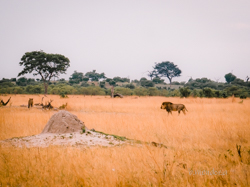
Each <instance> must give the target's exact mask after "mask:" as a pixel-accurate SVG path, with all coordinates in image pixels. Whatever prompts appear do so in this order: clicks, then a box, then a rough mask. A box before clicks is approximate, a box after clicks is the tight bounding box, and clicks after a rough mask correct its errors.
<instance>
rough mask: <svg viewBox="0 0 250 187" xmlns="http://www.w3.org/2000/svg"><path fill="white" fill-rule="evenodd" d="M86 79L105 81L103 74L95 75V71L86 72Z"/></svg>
mask: <svg viewBox="0 0 250 187" xmlns="http://www.w3.org/2000/svg"><path fill="white" fill-rule="evenodd" d="M85 76H86V77H88V78H90V80H91V81H99V79H105V78H106V77H105V74H104V73H96V70H93V71H91V72H87V73H86V74H85Z"/></svg>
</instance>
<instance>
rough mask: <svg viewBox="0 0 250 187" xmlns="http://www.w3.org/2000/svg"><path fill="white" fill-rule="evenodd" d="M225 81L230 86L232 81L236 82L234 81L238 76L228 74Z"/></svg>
mask: <svg viewBox="0 0 250 187" xmlns="http://www.w3.org/2000/svg"><path fill="white" fill-rule="evenodd" d="M225 79H226V81H227V83H228V84H230V83H231V82H232V81H234V79H236V76H235V75H234V74H232V73H228V74H226V75H225Z"/></svg>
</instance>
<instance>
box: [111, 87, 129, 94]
mask: <svg viewBox="0 0 250 187" xmlns="http://www.w3.org/2000/svg"><path fill="white" fill-rule="evenodd" d="M114 92H115V93H119V94H122V95H133V90H131V89H129V88H123V87H116V88H115V90H114Z"/></svg>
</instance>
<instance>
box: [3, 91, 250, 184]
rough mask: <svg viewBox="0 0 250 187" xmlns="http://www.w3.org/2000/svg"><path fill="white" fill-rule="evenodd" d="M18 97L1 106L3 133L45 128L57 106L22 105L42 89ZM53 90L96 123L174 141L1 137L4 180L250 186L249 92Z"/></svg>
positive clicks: (115, 130)
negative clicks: (193, 94) (26, 143)
mask: <svg viewBox="0 0 250 187" xmlns="http://www.w3.org/2000/svg"><path fill="white" fill-rule="evenodd" d="M11 97H12V98H11V101H10V103H9V104H8V105H7V107H1V108H0V129H1V130H0V140H4V139H8V138H12V137H20V136H31V135H34V134H39V133H41V131H42V130H43V128H44V126H45V125H46V123H47V122H48V120H49V119H50V117H51V116H52V115H53V114H54V113H55V112H56V111H52V110H51V111H44V110H41V109H37V108H31V109H28V108H24V107H20V105H22V104H26V105H27V102H28V98H34V103H38V102H40V100H41V98H42V95H40V96H39V95H12V96H11ZM48 97H49V98H50V99H52V100H53V102H52V105H53V106H54V107H59V106H61V105H62V104H65V103H68V106H67V110H68V111H69V112H71V113H73V114H75V115H77V116H78V118H79V119H80V120H82V121H83V122H84V123H85V125H86V126H87V127H88V128H89V129H92V128H94V129H95V130H97V131H102V132H105V133H109V134H116V135H119V136H125V137H127V138H129V139H135V140H140V141H142V142H157V143H162V144H164V145H166V146H167V148H164V147H162V148H160V147H154V146H151V145H149V144H134V145H122V146H115V147H109V148H107V147H98V146H96V147H91V148H81V147H74V146H68V147H67V146H49V147H47V148H38V147H33V148H16V147H6V146H3V145H1V144H0V186H25V187H26V186H250V100H249V99H246V100H244V101H243V103H239V102H240V101H241V100H240V99H237V98H236V99H234V101H233V100H232V98H228V99H215V98H212V99H208V98H167V97H136V96H131V97H125V98H123V99H120V98H115V99H111V98H110V97H105V96H92V97H91V96H86V97H84V96H69V98H64V99H62V98H60V97H59V96H48ZM8 98H9V96H1V99H3V100H4V101H6V100H7V99H8ZM163 101H171V102H173V103H183V104H185V106H186V108H187V109H188V112H187V115H184V114H183V113H181V114H180V115H179V116H178V113H177V112H173V115H168V114H167V112H166V110H161V109H160V106H161V103H162V102H163ZM232 101H233V102H232ZM236 145H238V149H237V148H236ZM239 147H240V148H239Z"/></svg>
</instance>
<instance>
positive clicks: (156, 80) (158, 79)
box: [152, 77, 164, 84]
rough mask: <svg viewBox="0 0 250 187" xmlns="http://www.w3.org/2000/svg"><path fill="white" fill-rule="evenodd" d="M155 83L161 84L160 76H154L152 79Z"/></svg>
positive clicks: (162, 80)
mask: <svg viewBox="0 0 250 187" xmlns="http://www.w3.org/2000/svg"><path fill="white" fill-rule="evenodd" d="M152 81H153V82H154V83H155V84H163V83H164V79H161V78H160V77H154V78H153V80H152Z"/></svg>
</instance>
